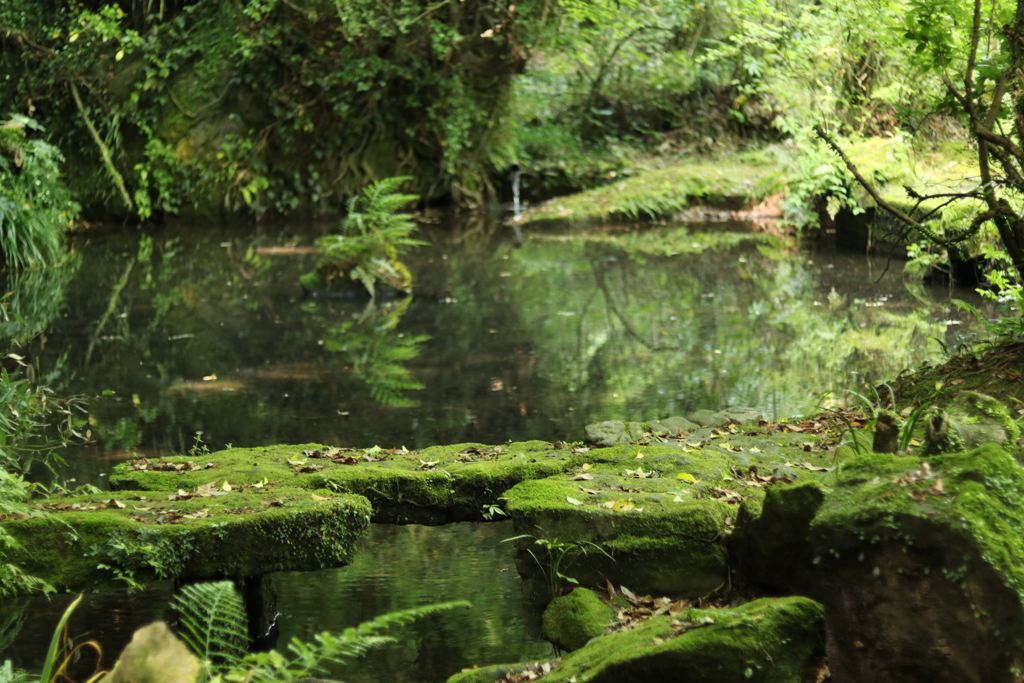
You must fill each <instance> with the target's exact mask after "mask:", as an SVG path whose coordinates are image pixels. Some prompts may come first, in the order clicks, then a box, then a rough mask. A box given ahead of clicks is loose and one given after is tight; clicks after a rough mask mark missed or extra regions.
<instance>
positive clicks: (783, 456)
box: [504, 434, 828, 597]
mask: <svg viewBox="0 0 1024 683" xmlns="http://www.w3.org/2000/svg"><path fill="white" fill-rule="evenodd" d="M789 436H792V435H789ZM789 436H785V435H773V436H772V437H771V438H768V437H766V436H764V435H753V436H751V435H743V434H733V435H729V436H728V439H726V438H724V437H721V435H719V437H718V438H710V439H708V440H705V441H701V440H700V439H696V440H694V441H690V442H683V444H689V445H680V444H676V445H672V446H668V445H656V446H652V445H647V446H619V447H615V448H602V449H595V450H593V451H590V452H589V453H587V454H586V456H587V459H588V460H589V461H590V462H588V463H584V464H583V465H580V466H579V467H578V468H576V469H574V470H571V471H569V472H566V473H564V474H558V475H554V476H550V477H547V478H545V479H541V480H533V481H527V482H523V483H521V484H518V485H517V486H515V487H513V488H512V489H510V490H509V491H508V492H507V493H506V494H505V495H504V500H505V501H506V508H507V510H508V513H509V515H510V516H511V518H512V521H513V523H514V524H515V528H516V533H517V534H519V535H522V536H524V538H521V539H520V540H519V541H518V542H517V543H518V547H519V550H520V553H519V557H518V558H517V564H518V567H519V570H520V573H521V574H523V575H524V577H525V578H527V579H529V578H532V577H539V578H540V579H542V580H547V581H548V582H549V583H550V582H551V579H550V569H549V566H550V565H551V563H552V561H553V559H556V558H553V557H551V555H552V552H551V551H549V550H547V549H546V548H544V547H543V546H544V544H537V543H536V540H535V539H538V538H539V539H544V540H545V541H546V542H550V543H556V544H562V545H561V546H558V547H560V548H564V547H565V546H564V544H565V543H571V544H575V545H576V546H577V547H576V548H570V549H569V550H571V551H572V553H571V558H565V560H566V561H563V562H561V569H560V570H559V571H561V572H562V573H563V574H565V575H566V576H571V577H572V578H574V579H576V580H577V581H579V582H580V584H581V585H584V586H603V585H604V582H605V579H608V580H611V581H612V582H614V583H625V584H627V585H628V586H629V587H630V588H631V589H632V590H634V591H639V592H650V593H662V594H668V595H677V596H685V597H697V596H701V595H705V594H707V593H709V592H711V591H713V590H715V589H716V588H718V587H719V586H720V585H722V584H723V583H724V582H725V581H726V579H727V575H728V567H727V553H726V549H725V537H726V535H727V534H728V532H729V530H730V528H731V525H732V522H733V519H734V517H735V515H736V514H737V510H738V504H739V503H741V502H742V501H744V500H746V499H750V498H753V499H761V498H763V497H764V490H765V488H766V487H767V486H768V485H769V484H771V483H773V482H775V481H795V480H797V479H798V478H804V479H808V480H811V481H816V480H818V479H820V478H822V477H824V476H825V475H826V474H827V471H828V468H827V467H825V466H824V465H812V464H810V463H805V462H799V461H798V462H793V460H797V459H798V458H799V457H800V456H804V457H807V452H806V451H805V450H804V446H803V445H802V443H801V442H799V441H797V440H796V439H790V438H789ZM800 439H802V440H803V441H806V437H802V436H801V437H800ZM595 546H596V547H595ZM531 551H532V552H533V555H531V554H530V552H531ZM561 552H562V551H561V550H555V551H554V555H556V556H558V555H559V553H561ZM562 554H565V553H562ZM534 556H538V557H534ZM569 559H571V560H572V562H571V563H570V562H569V561H568V560H569Z"/></svg>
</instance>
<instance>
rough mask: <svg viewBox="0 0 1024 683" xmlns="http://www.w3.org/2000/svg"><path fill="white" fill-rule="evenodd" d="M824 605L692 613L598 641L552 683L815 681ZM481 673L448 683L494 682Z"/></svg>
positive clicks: (761, 603)
mask: <svg viewBox="0 0 1024 683" xmlns="http://www.w3.org/2000/svg"><path fill="white" fill-rule="evenodd" d="M824 643H825V635H824V627H823V619H822V607H821V605H819V604H818V603H816V602H814V601H813V600H809V599H807V598H800V597H795V598H763V599H761V600H755V601H754V602H750V603H747V604H745V605H742V606H740V607H736V608H728V609H717V610H698V609H690V610H687V611H686V612H685V613H684V614H683V615H681V616H679V617H673V616H669V615H666V616H661V617H656V618H654V619H651V620H649V621H647V622H646V623H644V624H642V625H641V626H639V627H638V628H636V629H634V630H631V631H623V632H619V633H614V634H611V635H607V636H602V637H600V638H597V639H595V640H592V641H591V642H590V643H589V644H588V645H586V646H585V647H583V648H582V649H580V650H577V651H575V652H573V653H571V654H569V655H567V656H566V657H565V660H564V661H563V662H562V664H560V665H558V666H556V667H555V668H554V670H553V671H552V672H551V673H550V674H548V675H547V676H545V677H544V679H543V680H544V681H545V682H546V683H570V681H571V682H572V683H651V682H652V681H687V683H691V682H693V683H738V682H741V681H756V682H758V683H804V682H806V683H812V682H813V681H816V680H820V679H819V678H818V675H819V671H820V665H821V659H822V655H823V654H824ZM495 680H497V679H496V678H489V679H488V678H485V677H483V676H481V675H478V674H477V673H476V672H465V673H462V674H456V675H455V676H452V677H451V678H449V679H448V683H470V682H472V683H489V682H492V681H495Z"/></svg>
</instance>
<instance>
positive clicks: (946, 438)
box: [923, 391, 1020, 455]
mask: <svg viewBox="0 0 1024 683" xmlns="http://www.w3.org/2000/svg"><path fill="white" fill-rule="evenodd" d="M925 429H926V437H925V443H924V449H923V454H924V455H929V454H932V453H955V452H957V451H967V450H971V449H973V448H977V447H978V446H981V445H982V444H986V443H996V444H1000V445H1007V446H1013V445H1014V444H1015V442H1016V441H1017V438H1018V437H1019V436H1020V428H1019V427H1018V426H1017V423H1016V422H1015V421H1014V420H1013V418H1012V417H1010V412H1009V411H1008V410H1007V409H1006V406H1005V405H1003V404H1002V403H1000V402H999V401H997V400H996V399H994V398H992V397H991V396H988V395H986V394H981V393H978V392H976V391H964V392H961V393H960V394H959V395H958V396H957V397H956V400H954V401H953V403H952V404H950V405H949V407H948V408H946V409H941V408H933V409H932V410H931V411H929V413H928V414H927V415H926V416H925Z"/></svg>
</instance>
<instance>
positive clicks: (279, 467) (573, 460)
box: [110, 441, 586, 524]
mask: <svg viewBox="0 0 1024 683" xmlns="http://www.w3.org/2000/svg"><path fill="white" fill-rule="evenodd" d="M578 450H580V451H582V452H577V451H575V450H573V449H570V448H567V447H560V448H556V447H555V446H554V445H552V444H550V443H547V442H545V441H528V442H521V443H511V444H507V445H503V446H488V445H485V444H477V443H465V444H456V445H452V446H435V447H431V448H427V449H424V450H422V451H406V450H404V449H389V450H384V449H381V448H377V447H374V448H367V449H354V448H347V449H339V448H330V447H327V446H323V445H321V444H301V445H297V446H273V447H267V448H234V449H229V450H224V451H219V452H217V453H212V454H209V455H206V456H203V457H201V458H186V457H174V458H167V459H165V460H164V461H162V462H159V463H154V462H149V461H141V460H140V461H132V462H129V463H124V464H121V465H118V466H117V467H116V468H115V470H114V473H113V475H112V476H111V478H110V482H111V486H112V487H113V488H115V489H141V490H152V491H173V490H176V488H178V487H179V486H186V487H193V488H194V487H196V486H200V485H203V484H208V483H210V482H216V481H222V480H228V481H230V482H231V483H239V484H251V483H256V482H260V481H264V480H266V481H268V482H269V483H270V484H271V485H278V486H298V487H303V488H307V489H321V488H327V489H331V490H334V491H338V492H344V493H355V494H359V495H362V496H365V497H366V498H368V499H369V500H370V502H371V503H372V504H373V521H374V522H382V523H398V524H407V523H410V524H447V523H449V522H461V521H480V520H482V519H484V516H483V515H484V513H485V512H486V510H485V506H489V505H492V504H494V503H496V502H497V500H498V497H499V496H500V495H501V494H502V493H503V492H504V491H505V490H507V489H508V488H511V487H512V486H514V485H515V484H517V483H519V482H521V481H525V480H527V479H536V478H539V477H546V476H550V475H552V474H557V473H560V472H563V471H565V470H566V469H569V468H571V467H573V466H574V465H578V464H579V463H580V462H582V460H583V459H584V456H585V454H586V449H578ZM189 463H191V464H189ZM176 466H181V469H179V470H175V469H174V468H175V467H176Z"/></svg>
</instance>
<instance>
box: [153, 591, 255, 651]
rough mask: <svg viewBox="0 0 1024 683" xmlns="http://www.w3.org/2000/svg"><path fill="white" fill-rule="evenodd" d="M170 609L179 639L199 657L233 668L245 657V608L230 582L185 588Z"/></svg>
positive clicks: (175, 598) (247, 640) (247, 638)
mask: <svg viewBox="0 0 1024 683" xmlns="http://www.w3.org/2000/svg"><path fill="white" fill-rule="evenodd" d="M172 605H173V607H174V608H175V609H177V610H178V614H179V616H180V618H179V632H178V635H180V636H181V638H182V639H183V640H184V641H185V642H186V643H187V644H188V646H189V647H190V648H192V650H193V651H194V652H195V653H196V654H197V655H198V656H199V657H201V658H203V659H206V660H222V661H223V662H224V663H225V664H227V665H233V664H235V663H237V662H239V661H240V660H241V659H242V657H244V656H245V652H246V647H247V645H248V643H249V636H248V634H247V633H246V616H245V605H244V604H243V603H242V598H241V596H239V594H238V591H237V590H235V586H234V584H233V583H232V582H231V581H217V582H215V583H196V584H190V585H187V586H185V587H183V588H182V589H181V593H179V594H178V595H176V596H175V597H174V601H173V603H172Z"/></svg>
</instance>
